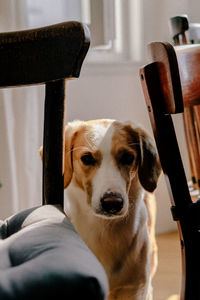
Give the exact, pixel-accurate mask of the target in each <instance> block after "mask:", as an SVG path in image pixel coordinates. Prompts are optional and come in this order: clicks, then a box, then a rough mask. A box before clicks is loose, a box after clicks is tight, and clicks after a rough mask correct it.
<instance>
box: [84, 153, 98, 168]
mask: <svg viewBox="0 0 200 300" xmlns="http://www.w3.org/2000/svg"><path fill="white" fill-rule="evenodd" d="M81 161H82V163H83V164H84V165H86V166H94V165H95V164H96V160H95V158H94V157H93V156H92V154H91V153H87V154H84V155H83V156H81Z"/></svg>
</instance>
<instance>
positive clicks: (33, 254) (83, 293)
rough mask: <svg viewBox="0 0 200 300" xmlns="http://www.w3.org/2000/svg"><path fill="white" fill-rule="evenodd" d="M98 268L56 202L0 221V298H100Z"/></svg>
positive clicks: (102, 284)
mask: <svg viewBox="0 0 200 300" xmlns="http://www.w3.org/2000/svg"><path fill="white" fill-rule="evenodd" d="M107 291H108V283H107V278H106V275H105V272H104V270H103V267H102V266H101V264H100V263H99V261H98V260H97V259H96V257H95V256H94V255H93V253H92V252H91V251H90V250H89V249H88V248H87V246H86V245H85V243H84V242H83V241H82V240H81V238H80V237H79V235H78V234H77V233H76V231H75V230H74V228H73V226H72V224H71V223H70V221H69V220H68V219H67V217H66V216H65V215H64V213H63V212H62V210H61V209H60V208H59V207H56V206H51V205H46V206H41V207H37V208H32V209H29V210H26V211H23V212H21V213H19V214H17V215H15V216H13V217H11V218H9V219H7V220H5V221H4V222H1V223H0V299H1V300H7V299H9V300H10V299H12V300H13V299H19V300H23V299H26V300H31V299H34V300H35V299H43V300H45V299H48V300H49V299H87V300H90V299H91V300H98V299H99V300H100V299H105V298H106V294H107Z"/></svg>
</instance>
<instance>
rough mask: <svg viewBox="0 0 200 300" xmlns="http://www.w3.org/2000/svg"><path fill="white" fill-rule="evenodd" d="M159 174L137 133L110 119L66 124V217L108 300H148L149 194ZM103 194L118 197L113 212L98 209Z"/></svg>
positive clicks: (152, 249) (152, 263)
mask: <svg viewBox="0 0 200 300" xmlns="http://www.w3.org/2000/svg"><path fill="white" fill-rule="evenodd" d="M88 153H89V158H90V159H91V156H92V159H93V161H92V162H90V161H89V162H90V164H88V162H87V161H86V164H85V163H83V161H82V159H83V156H84V155H88ZM124 153H125V154H124ZM124 155H125V156H124ZM127 155H128V158H127ZM124 159H125V162H123V160H124ZM127 159H128V161H127V162H126V160H127ZM129 160H130V161H129ZM159 174H160V164H159V162H158V157H157V154H156V151H155V149H154V147H153V145H152V143H151V141H150V139H149V137H148V136H147V134H146V133H145V132H144V131H143V130H142V129H140V128H134V127H133V126H132V125H131V124H130V123H120V122H116V121H113V120H95V121H88V122H82V121H75V122H73V123H70V124H68V125H67V126H66V131H65V172H64V185H65V188H67V200H66V202H67V203H66V213H67V215H68V216H69V217H70V220H71V221H72V223H73V225H74V226H75V228H76V230H77V231H78V233H79V234H80V236H81V237H82V238H83V240H84V241H85V242H86V244H87V245H88V247H89V248H90V249H91V250H92V251H93V253H94V254H95V255H96V257H97V258H98V259H99V260H100V262H101V263H102V265H103V266H104V269H105V271H106V273H107V276H108V280H109V285H110V293H109V295H108V299H109V300H114V299H118V300H123V299H124V300H129V299H132V300H150V299H152V288H151V279H152V277H153V275H154V273H155V270H156V266H157V246H156V240H155V214H156V205H155V198H154V195H153V194H152V192H153V191H154V189H155V188H156V185H157V180H158V177H159ZM107 192H112V193H120V194H121V195H122V198H123V208H122V209H121V210H120V211H119V212H117V213H113V214H110V215H107V214H106V213H105V211H103V209H102V207H101V203H100V201H101V198H102V195H103V193H107ZM107 200H109V199H107ZM115 200H116V201H118V200H119V199H115Z"/></svg>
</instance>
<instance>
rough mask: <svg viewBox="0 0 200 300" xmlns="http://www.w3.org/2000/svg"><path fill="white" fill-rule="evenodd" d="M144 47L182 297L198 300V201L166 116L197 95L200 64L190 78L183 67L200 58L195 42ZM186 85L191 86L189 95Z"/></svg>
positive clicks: (145, 84) (146, 90) (148, 94)
mask: <svg viewBox="0 0 200 300" xmlns="http://www.w3.org/2000/svg"><path fill="white" fill-rule="evenodd" d="M149 48H150V51H151V55H152V60H153V62H152V63H150V64H148V65H146V66H144V67H143V68H141V70H140V77H141V82H142V87H143V92H144V96H145V100H146V104H147V108H148V111H149V116H150V121H151V125H152V129H153V133H154V137H155V141H156V144H157V149H158V153H159V157H160V161H161V165H162V168H163V172H164V174H165V178H166V182H167V186H168V190H169V194H170V198H171V211H172V215H173V218H174V220H175V221H176V222H177V225H178V229H179V234H180V243H181V253H182V288H181V300H193V299H200V287H199V274H200V258H199V253H200V243H199V238H200V236H199V235H200V218H199V215H200V203H199V201H197V202H193V201H192V199H191V196H190V193H189V190H188V185H187V180H186V176H185V172H184V168H183V164H182V160H181V155H180V151H179V147H178V143H177V138H176V134H175V129H174V126H173V121H172V116H171V115H172V114H176V113H183V109H184V106H185V105H189V104H191V101H193V100H194V99H196V101H197V100H198V94H200V93H199V87H198V86H199V85H198V84H199V74H200V72H198V69H200V64H199V65H197V64H196V68H195V69H193V70H192V72H191V73H192V75H191V77H188V76H187V74H189V73H190V71H191V70H189V71H186V67H187V68H192V66H193V63H194V61H196V59H198V58H200V45H199V46H198V47H196V48H194V46H185V47H183V48H182V47H181V48H180V47H179V48H173V46H172V45H171V44H169V43H161V42H155V43H151V44H150V45H149ZM179 70H180V75H179ZM199 71H200V70H199ZM195 84H197V85H195ZM195 86H196V89H195V88H194V87H195ZM190 90H193V96H194V97H192V98H191V94H190ZM195 96H196V98H195ZM198 101H199V100H198ZM198 101H197V102H198ZM194 102H195V100H194Z"/></svg>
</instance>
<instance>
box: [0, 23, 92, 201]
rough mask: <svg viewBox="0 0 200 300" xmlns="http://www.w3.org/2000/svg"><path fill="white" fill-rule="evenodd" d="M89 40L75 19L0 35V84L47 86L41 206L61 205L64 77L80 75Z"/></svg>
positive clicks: (85, 30)
mask: <svg viewBox="0 0 200 300" xmlns="http://www.w3.org/2000/svg"><path fill="white" fill-rule="evenodd" d="M89 44H90V41H89V32H88V29H87V27H86V26H85V25H83V24H81V23H79V22H65V23H60V24H56V25H53V26H48V27H43V28H37V29H33V30H25V31H19V32H8V33H0V69H1V73H0V87H1V88H4V87H13V86H21V85H32V84H45V86H46V95H45V116H44V143H43V144H44V150H43V204H61V205H63V169H64V168H63V164H64V159H63V156H64V154H63V153H64V151H63V149H64V115H65V80H66V79H70V78H73V77H79V74H80V70H81V66H82V63H83V60H84V58H85V55H86V53H87V51H88V48H89ZM27 101H28V100H27ZM55 174H56V175H55Z"/></svg>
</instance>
